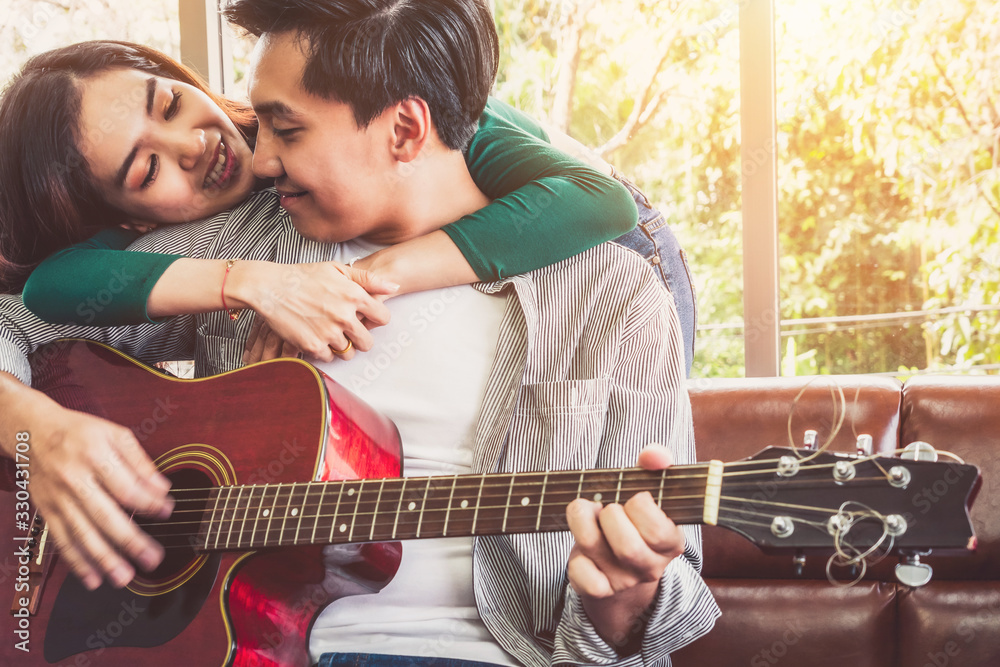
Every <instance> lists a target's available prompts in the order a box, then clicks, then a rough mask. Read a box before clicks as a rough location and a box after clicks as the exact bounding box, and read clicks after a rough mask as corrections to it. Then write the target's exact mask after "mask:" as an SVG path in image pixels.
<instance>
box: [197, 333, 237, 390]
mask: <svg viewBox="0 0 1000 667" xmlns="http://www.w3.org/2000/svg"><path fill="white" fill-rule="evenodd" d="M211 330H212V329H211V327H210V326H209V325H207V324H203V325H201V326H199V327H198V328H197V330H196V331H195V341H194V362H195V368H194V370H195V376H197V377H207V376H209V375H218V374H219V373H226V372H228V371H232V370H236V369H237V368H241V367H242V366H243V347H244V343H245V341H244V340H243V339H242V338H235V337H233V336H219V335H214V334H210V333H209V331H211Z"/></svg>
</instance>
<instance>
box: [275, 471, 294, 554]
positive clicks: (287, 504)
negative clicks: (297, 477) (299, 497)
mask: <svg viewBox="0 0 1000 667" xmlns="http://www.w3.org/2000/svg"><path fill="white" fill-rule="evenodd" d="M286 486H287V488H288V499H287V500H285V501H284V503H283V504H279V505H278V509H279V510H281V528H279V529H278V546H281V545H282V543H283V542H284V539H285V524H286V523H288V514H289V512H290V510H291V507H292V494H293V493H294V491H295V485H294V484H288V485H286V484H280V485H279V487H278V488H279V489H280V490H281V491H283V490H284V489H285V487H286ZM281 491H279V493H280V492H281Z"/></svg>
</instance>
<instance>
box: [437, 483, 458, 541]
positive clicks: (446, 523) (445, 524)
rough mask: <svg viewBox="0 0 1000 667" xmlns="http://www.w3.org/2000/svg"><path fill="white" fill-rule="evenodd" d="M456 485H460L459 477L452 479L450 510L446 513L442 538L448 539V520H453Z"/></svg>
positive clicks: (449, 500)
mask: <svg viewBox="0 0 1000 667" xmlns="http://www.w3.org/2000/svg"><path fill="white" fill-rule="evenodd" d="M456 484H458V475H455V476H453V477H452V478H451V493H449V494H448V509H447V510H445V513H444V528H443V529H442V530H441V537H448V519H450V518H451V504H452V501H454V499H455V485H456Z"/></svg>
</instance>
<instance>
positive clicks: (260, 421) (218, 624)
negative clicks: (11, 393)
mask: <svg viewBox="0 0 1000 667" xmlns="http://www.w3.org/2000/svg"><path fill="white" fill-rule="evenodd" d="M32 365H33V372H34V384H35V386H36V387H37V388H39V389H41V390H42V391H44V392H45V393H47V394H48V395H49V396H51V397H52V398H53V399H55V400H56V401H58V402H59V403H61V404H62V405H65V406H66V407H70V408H73V409H76V410H81V411H84V412H89V413H91V414H94V415H98V416H100V417H103V418H105V419H109V420H111V421H113V422H117V423H119V424H123V425H125V426H128V427H130V428H131V429H132V430H133V432H134V433H135V434H136V437H137V438H138V439H139V442H140V443H141V444H142V445H143V446H144V447H145V449H146V451H147V452H149V454H150V456H151V457H152V458H153V459H154V460H155V461H156V462H157V465H158V467H159V468H160V469H161V470H162V471H163V472H164V473H165V474H166V475H167V476H168V477H169V478H171V480H172V482H173V489H172V493H174V494H175V497H176V496H177V495H179V494H181V493H182V492H183V489H186V488H187V489H195V488H204V487H206V486H224V485H235V484H264V483H282V482H302V481H309V480H337V479H360V478H381V477H398V476H400V475H401V449H400V443H399V436H398V433H397V432H396V428H395V426H394V425H393V424H392V422H390V421H389V420H388V419H386V418H384V417H382V416H380V415H378V414H377V413H376V412H375V411H373V410H372V409H371V408H369V407H368V406H367V405H365V404H364V403H362V402H360V401H359V400H358V399H357V398H356V397H354V396H352V395H351V394H349V393H348V392H347V391H345V390H344V389H342V388H341V387H340V386H339V385H337V384H336V383H334V382H333V381H332V380H330V379H329V378H327V377H326V376H325V375H323V374H322V373H320V372H318V371H317V370H316V369H315V368H313V367H312V366H311V365H309V364H307V363H304V362H301V361H297V360H292V359H283V360H276V361H272V362H266V363H263V364H257V365H254V366H250V367H248V368H244V369H241V370H237V371H234V372H232V373H227V374H224V375H220V376H216V377H213V378H209V379H204V380H179V379H176V378H172V377H168V376H166V375H163V374H162V373H160V372H158V371H156V370H154V369H151V368H148V367H145V366H142V365H140V364H137V363H136V362H135V361H133V360H132V359H130V358H128V357H126V356H124V355H122V354H120V353H118V352H116V351H114V350H112V349H111V348H108V347H105V346H103V345H100V344H95V343H92V342H88V341H59V342H57V343H54V344H53V345H50V346H48V347H47V348H44V349H43V350H40V351H39V352H37V353H36V354H35V355H34V356H33V359H32ZM29 436H30V434H29ZM28 444H29V447H28V449H27V452H26V456H27V457H28V459H29V467H28V469H29V471H30V457H31V451H30V440H29V441H28ZM29 480H30V477H29ZM27 490H28V492H29V493H30V483H29V484H28V486H27ZM0 497H3V498H4V507H9V508H11V509H10V510H9V511H8V514H7V516H6V517H4V518H3V519H2V520H0V543H2V544H4V545H8V546H5V547H4V552H5V553H4V555H3V556H0V567H2V571H0V580H2V581H3V582H4V585H3V588H2V589H0V591H2V594H3V597H2V598H0V599H2V600H3V602H2V604H4V605H7V604H8V602H11V598H12V596H13V598H14V600H13V605H12V607H11V612H7V610H6V609H4V610H3V612H2V614H3V619H4V620H3V621H2V623H0V626H2V628H3V630H2V632H0V636H2V637H3V640H2V643H0V664H3V665H29V666H33V665H53V664H56V665H65V666H67V667H69V666H71V665H72V666H78V667H89V666H94V667H100V666H107V667H120V666H122V665H129V666H131V665H143V666H147V667H152V666H154V665H169V666H171V667H175V666H177V665H184V666H186V667H219V666H222V665H226V666H229V665H232V666H235V667H251V666H253V667H265V666H278V665H281V666H290V665H294V666H298V665H303V666H305V665H309V664H310V660H309V655H308V641H307V637H308V632H309V629H310V627H311V625H312V623H313V621H314V619H315V617H316V615H317V614H318V612H319V611H320V610H321V609H322V608H323V607H324V606H325V605H326V604H327V603H329V602H330V601H332V600H334V599H336V598H338V597H342V596H343V595H349V594H353V593H357V592H373V591H377V590H380V589H381V588H382V587H383V586H384V585H385V584H386V583H387V582H388V581H389V580H390V579H391V578H392V577H393V575H394V574H395V572H396V570H397V568H398V566H399V558H400V554H401V550H400V545H399V543H398V542H392V543H373V544H364V545H357V546H356V547H354V548H355V549H356V550H357V551H358V554H357V558H356V559H355V560H354V562H353V563H351V564H349V565H348V566H346V567H343V568H341V570H342V572H343V577H342V578H335V577H333V576H332V575H331V574H329V573H328V571H327V569H326V568H324V566H323V562H322V558H321V551H322V547H319V546H309V547H294V548H281V549H275V550H268V551H255V552H245V553H209V554H204V553H199V552H196V551H195V550H194V549H193V548H189V547H186V546H183V547H180V548H168V549H167V558H166V560H165V562H164V564H163V565H161V567H160V568H159V569H158V570H157V571H156V572H155V573H152V574H150V575H146V576H141V577H139V578H137V579H136V580H135V581H134V582H133V583H132V584H131V585H130V586H129V587H128V588H125V589H120V590H118V589H114V588H111V587H108V586H102V587H101V588H99V589H98V590H96V591H93V592H90V591H87V590H85V589H84V588H83V587H82V586H81V585H80V584H79V582H78V581H77V579H76V577H75V576H73V575H72V574H71V573H70V572H69V570H68V569H67V568H66V567H65V565H64V563H63V562H62V561H61V559H60V558H59V556H58V554H55V553H54V552H55V545H54V543H53V542H52V540H51V539H47V540H45V541H44V542H43V541H42V538H43V537H46V536H45V534H44V533H43V532H41V527H42V526H43V525H44V524H43V523H42V521H41V520H40V519H39V520H37V521H35V522H34V525H35V526H38V527H39V531H36V533H38V534H37V535H36V536H35V539H34V547H33V550H32V559H31V560H32V562H33V563H35V562H36V560H37V563H40V565H39V564H36V565H33V566H32V567H33V573H32V575H31V576H30V579H31V582H32V589H33V591H34V597H33V598H32V609H33V612H34V613H32V614H31V615H30V616H28V617H27V618H26V619H25V617H24V616H23V611H22V615H20V616H18V615H14V614H13V613H12V612H13V611H15V610H17V609H20V608H21V607H20V606H19V603H18V601H17V600H18V597H19V596H23V595H26V593H20V592H15V590H16V588H15V583H16V582H17V580H18V573H19V572H20V573H21V574H22V575H23V574H24V570H19V559H18V556H17V555H14V556H11V555H9V554H11V553H12V552H14V551H15V550H16V549H19V548H20V547H21V545H23V544H26V542H25V538H26V537H27V535H28V533H27V532H26V531H25V530H24V526H17V525H16V523H15V521H14V516H13V514H14V512H13V507H14V504H15V499H14V494H0ZM154 534H155V533H154ZM9 545H13V546H9ZM39 550H41V552H42V553H41V554H40V556H41V557H40V558H39ZM26 579H27V578H26ZM20 604H22V605H23V601H22V603H20ZM18 630H20V631H21V634H18ZM25 637H27V638H28V640H27V642H26V643H22V640H23V639H24V638H25ZM19 647H20V648H19ZM23 648H27V649H28V650H27V651H24V650H22V649H23Z"/></svg>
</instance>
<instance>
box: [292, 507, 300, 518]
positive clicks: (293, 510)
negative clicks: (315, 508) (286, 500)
mask: <svg viewBox="0 0 1000 667" xmlns="http://www.w3.org/2000/svg"><path fill="white" fill-rule="evenodd" d="M298 514H299V510H298V509H297V508H292V516H298Z"/></svg>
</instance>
